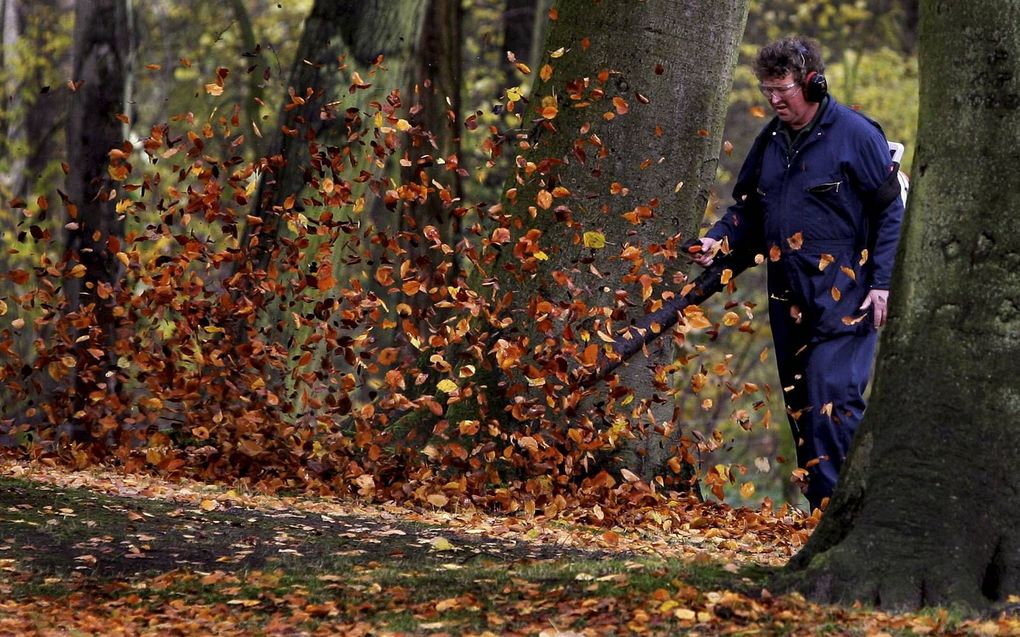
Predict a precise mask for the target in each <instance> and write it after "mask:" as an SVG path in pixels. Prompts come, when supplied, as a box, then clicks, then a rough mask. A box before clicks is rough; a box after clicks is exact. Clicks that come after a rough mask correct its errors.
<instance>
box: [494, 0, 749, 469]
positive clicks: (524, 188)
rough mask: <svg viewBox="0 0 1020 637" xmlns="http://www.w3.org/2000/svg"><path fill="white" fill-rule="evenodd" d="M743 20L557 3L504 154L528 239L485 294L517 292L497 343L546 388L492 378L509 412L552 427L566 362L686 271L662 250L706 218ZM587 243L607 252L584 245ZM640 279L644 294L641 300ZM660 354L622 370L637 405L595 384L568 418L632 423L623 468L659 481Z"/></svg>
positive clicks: (510, 210)
mask: <svg viewBox="0 0 1020 637" xmlns="http://www.w3.org/2000/svg"><path fill="white" fill-rule="evenodd" d="M747 10H748V3H747V2H746V0H725V1H721V0H711V1H709V0H699V1H691V2H682V3H678V2H673V1H672V0H646V1H637V0H629V1H620V2H597V1H593V0H560V1H559V2H557V3H555V4H554V5H553V15H554V16H555V19H553V20H551V21H550V22H549V25H548V29H549V30H548V38H547V40H546V41H545V43H544V51H546V52H552V55H550V54H546V55H544V56H543V57H542V58H541V59H536V60H534V63H533V65H532V71H533V73H535V74H536V75H538V78H536V80H535V86H534V88H533V90H532V92H531V95H530V96H529V97H528V99H529V106H528V110H527V111H526V112H525V113H524V115H523V118H522V127H523V129H524V131H525V132H526V133H527V136H526V138H525V139H523V140H522V139H518V140H514V143H513V146H512V147H511V148H510V152H521V149H520V147H519V146H518V144H519V143H520V142H521V141H526V142H527V145H528V147H527V148H526V149H525V150H524V151H523V152H521V156H520V157H519V158H518V161H517V165H518V166H519V167H521V168H523V169H524V170H520V171H519V177H518V180H517V181H513V180H511V183H510V184H509V187H510V188H511V190H512V192H511V194H512V195H513V197H511V198H510V201H509V202H508V204H507V206H506V210H505V213H506V214H505V215H504V216H502V217H501V218H499V221H500V223H501V224H502V225H503V226H504V227H506V228H508V229H510V230H511V231H512V232H513V233H516V234H519V235H523V236H525V237H530V238H528V239H527V240H526V243H521V242H520V240H518V241H517V242H516V246H515V245H514V243H513V242H511V243H508V244H507V245H506V246H505V247H504V248H503V257H504V258H503V259H502V261H501V262H500V263H497V264H496V265H495V266H494V270H495V271H494V274H493V276H494V277H495V278H496V279H497V280H498V286H497V288H498V291H497V294H498V295H504V294H506V293H507V292H509V293H511V294H512V297H513V298H512V304H511V307H512V308H513V309H512V310H511V315H512V316H513V317H514V319H513V325H512V327H510V328H508V329H507V331H506V332H505V333H503V334H502V338H504V339H507V340H510V339H516V342H517V343H518V344H520V345H521V346H522V347H523V348H524V349H525V351H527V350H529V349H530V350H531V351H532V352H533V353H534V354H535V355H536V357H537V359H539V362H536V363H535V366H537V367H542V368H543V369H544V371H545V373H546V377H547V383H546V385H544V386H543V388H544V390H543V391H545V392H546V395H545V396H539V397H536V396H535V392H530V393H529V391H528V389H527V387H526V386H524V385H523V383H522V382H519V381H518V382H514V381H513V380H508V381H504V382H503V383H502V384H503V386H504V388H503V389H502V390H501V391H500V392H499V393H500V394H501V395H502V396H504V397H506V398H507V399H508V400H510V401H512V402H515V403H516V409H515V411H516V412H517V413H526V414H529V417H531V418H535V417H537V418H547V417H550V416H551V414H549V412H548V409H547V407H548V405H550V404H552V402H551V401H554V400H555V399H553V398H551V397H550V396H549V394H548V392H549V391H550V390H549V387H551V386H552V385H554V384H555V379H556V378H557V375H558V374H559V375H562V370H563V369H564V368H565V365H566V360H569V359H570V358H571V356H572V355H576V354H578V353H580V352H581V351H582V350H584V349H586V347H587V346H588V344H589V343H596V344H602V345H604V341H603V340H602V339H601V337H599V336H598V333H600V332H601V333H603V334H606V333H613V332H615V331H616V330H617V329H619V328H622V327H623V326H625V325H626V324H627V323H628V321H629V320H631V319H633V318H635V317H637V316H640V315H641V314H642V313H643V312H644V310H645V308H644V307H643V306H648V305H649V304H650V303H652V302H653V301H654V299H655V298H658V296H659V295H660V294H661V293H662V292H663V290H664V289H668V288H672V287H673V276H674V274H675V273H676V272H675V269H676V268H677V267H680V266H683V267H686V265H687V262H686V260H684V259H682V258H681V259H680V260H675V259H668V258H665V257H664V254H666V253H668V250H669V246H670V245H672V246H673V247H674V248H675V247H676V246H677V242H678V241H679V240H681V239H680V238H682V239H688V238H691V237H694V236H696V235H697V228H698V224H699V222H700V220H701V219H702V217H703V215H704V212H705V207H706V205H707V203H708V195H709V188H710V186H711V185H712V183H713V182H714V179H715V171H716V166H717V163H718V157H719V154H720V145H721V133H722V130H721V129H722V120H723V115H724V113H725V109H726V101H727V94H728V91H729V88H730V84H731V79H732V72H733V68H734V65H735V63H736V57H737V49H738V45H739V43H740V40H741V36H742V34H743V31H744V24H745V20H746V17H747ZM544 17H545V16H544V14H543V18H544ZM546 64H548V66H549V69H547V70H545V71H543V67H544V66H545V65H546ZM549 72H551V75H547V74H548V73H549ZM546 77H547V78H548V79H545V78H546ZM516 107H517V108H518V109H520V108H521V104H519V103H518V104H516ZM543 117H544V118H545V119H544V121H541V119H542V118H543ZM536 121H537V122H538V123H536ZM527 162H530V164H528V163H527ZM529 166H530V169H529ZM614 184H616V187H614ZM560 188H565V189H566V191H568V192H569V194H564V193H563V191H562V190H560ZM516 228H520V230H519V231H518V230H515V229H516ZM587 233H594V234H587ZM599 235H600V236H602V237H604V239H605V242H606V243H605V246H604V247H597V245H595V247H592V246H593V245H594V244H593V243H592V239H595V244H597V243H599V240H598V236H599ZM671 242H672V243H671ZM628 248H630V250H629V251H628V252H627V253H626V254H625V250H628ZM660 249H665V250H666V252H665V253H664V252H661V251H658V250H660ZM657 251H658V252H657ZM621 255H623V256H622V257H621ZM628 255H629V256H628ZM643 276H647V277H649V278H648V279H647V280H646V281H647V282H648V284H649V286H650V288H649V289H650V291H651V292H653V294H650V296H649V298H645V299H643V293H642V290H643V286H642V284H641V283H640V281H639V280H640V279H641V277H643ZM598 308H609V310H611V312H612V314H611V316H607V315H606V314H605V313H604V312H601V310H600V309H598ZM568 328H569V329H568ZM568 332H569V333H568ZM549 339H552V340H549ZM669 344H670V339H668V338H663V339H660V341H659V344H658V345H657V346H656V347H654V348H652V351H651V352H650V353H649V356H648V357H647V358H645V357H643V356H638V357H635V358H634V359H633V360H632V361H631V363H630V365H629V366H628V367H626V368H621V369H620V370H619V372H618V373H619V375H620V377H621V379H622V385H624V386H626V387H627V388H629V391H630V392H632V393H633V396H632V398H631V399H633V404H629V400H628V399H627V398H626V396H625V395H624V394H620V393H617V394H615V395H614V396H613V397H612V399H611V400H607V397H606V393H607V388H606V386H602V387H601V388H600V389H597V390H596V395H595V397H594V398H593V400H594V402H595V405H594V407H592V408H591V409H579V411H580V412H581V413H579V414H578V418H580V419H581V420H582V421H585V423H586V424H587V426H593V427H597V428H605V427H610V426H613V423H616V422H618V421H619V417H624V418H629V419H630V421H631V422H632V423H634V424H635V425H636V426H637V427H639V428H644V429H645V431H644V432H643V433H638V432H636V431H635V432H633V435H634V440H635V441H634V442H633V443H630V444H629V447H630V451H631V452H632V457H630V458H629V459H628V460H626V464H627V465H628V466H629V467H630V468H631V469H632V470H634V471H636V472H639V473H641V474H643V477H645V478H646V479H650V478H652V476H655V475H662V473H663V472H664V471H663V470H664V465H665V463H666V461H667V459H668V458H669V457H670V456H672V455H673V454H674V453H675V448H674V447H675V443H676V442H677V440H678V438H679V433H680V428H679V426H678V423H676V422H674V417H673V400H672V387H671V384H670V381H669V374H668V372H667V371H665V369H666V367H667V365H669V364H670V363H671V362H672V347H671V346H669ZM561 358H562V359H564V360H559V359H561ZM649 368H652V369H651V370H650V369H649ZM560 380H561V381H562V378H561V379H560ZM568 401H569V399H568ZM614 403H615V406H614ZM571 411H572V409H571V408H569V407H568V409H567V412H568V415H569V413H570V412H571ZM552 417H557V418H558V417H560V416H552ZM640 423H645V424H644V425H642V424H640ZM628 435H629V434H627V433H623V434H622V437H627V436H628ZM666 473H667V474H668V472H666ZM668 479H669V476H668V475H667V480H668Z"/></svg>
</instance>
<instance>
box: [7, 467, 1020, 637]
mask: <svg viewBox="0 0 1020 637" xmlns="http://www.w3.org/2000/svg"><path fill="white" fill-rule="evenodd" d="M7 473H8V475H7V477H0V574H2V577H0V600H4V601H0V633H2V634H70V635H74V634H83V635H84V634H97V635H98V634H102V635H113V634H130V635H141V634H151V635H164V634H188V635H191V634H239V635H240V634H245V635H247V634H286V635H292V634H293V635H300V634H349V635H358V634H361V635H386V634H394V635H419V634H421V635H426V634H427V635H503V634H505V635H543V636H544V637H549V636H555V635H560V636H561V637H569V636H572V635H621V634H646V633H647V634H702V635H715V634H745V635H752V634H766V635H784V634H791V635H809V634H810V635H818V634H830V635H871V634H889V635H913V634H1009V633H1008V632H1002V631H1003V630H1005V631H1008V630H1011V626H1012V627H1015V628H1017V629H1018V631H1020V625H1016V624H1012V625H1011V624H1009V623H1008V620H1007V619H1006V618H1003V619H1002V620H1001V622H1002V623H1001V627H1000V622H998V621H986V622H984V623H981V622H976V621H972V622H969V623H967V622H964V621H962V619H961V618H958V617H952V616H950V615H949V614H948V613H945V612H942V613H938V612H935V613H928V614H923V615H918V616H889V615H884V614H882V613H874V612H867V611H864V610H860V609H858V610H854V609H842V608H836V607H819V606H815V605H812V604H809V603H807V602H805V601H804V600H803V599H800V598H799V597H797V596H772V595H770V594H769V592H768V590H767V585H768V575H769V572H770V567H768V566H767V565H764V564H763V561H769V560H760V559H759V560H755V559H749V560H743V561H741V560H735V559H733V557H734V555H735V553H734V552H732V551H730V552H727V550H726V548H725V544H726V542H727V541H729V540H727V539H726V538H725V537H723V538H722V540H721V541H720V540H719V539H718V538H719V537H720V536H718V535H716V537H715V538H713V537H712V535H713V534H712V533H710V529H709V528H704V529H703V534H702V535H686V536H682V537H681V535H680V534H671V535H670V536H669V537H664V538H663V537H658V538H656V537H651V536H649V535H648V534H647V533H637V532H629V531H627V530H624V529H618V530H617V531H610V532H607V531H606V530H605V529H591V528H577V527H571V526H570V525H567V524H565V523H563V522H558V521H544V522H542V523H528V522H526V521H521V520H516V519H512V518H511V519H501V518H489V517H485V516H478V515H470V516H449V515H442V514H435V515H414V514H410V512H406V511H403V512H402V511H399V510H396V509H387V508H385V507H359V506H352V505H350V504H344V503H336V502H329V501H315V500H304V499H300V498H298V499H291V500H273V499H266V498H263V499H253V498H245V497H241V496H237V495H236V494H234V493H233V492H231V491H227V490H224V489H218V490H217V489H216V488H213V487H208V488H205V487H201V486H196V487H193V488H190V489H189V488H182V487H181V486H179V485H170V484H159V483H156V482H151V483H146V484H147V485H148V486H145V485H142V486H138V485H137V484H128V485H127V486H125V484H124V483H123V482H119V481H118V480H117V479H116V478H114V479H112V480H111V479H109V478H105V479H98V480H93V481H91V482H90V480H89V479H87V478H82V477H81V476H82V475H84V474H79V477H78V478H77V479H76V480H68V479H66V477H65V478H61V477H60V476H59V475H58V476H54V475H52V474H47V475H43V473H41V472H39V471H35V473H29V474H24V475H21V476H20V477H12V476H11V475H10V472H9V471H8V472H7ZM22 473H24V472H22ZM76 481H77V482H78V483H85V485H84V486H74V485H75V482H76ZM111 485H112V486H111ZM85 486H87V487H88V488H85ZM698 538H700V541H699V539H698ZM738 548H739V547H738ZM738 552H739V551H738ZM993 627H994V628H995V631H996V632H989V631H991V630H992V628H993ZM982 631H984V632H982Z"/></svg>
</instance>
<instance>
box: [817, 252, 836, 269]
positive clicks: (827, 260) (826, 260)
mask: <svg viewBox="0 0 1020 637" xmlns="http://www.w3.org/2000/svg"><path fill="white" fill-rule="evenodd" d="M835 260H836V258H835V257H834V256H832V255H831V254H822V256H821V257H819V259H818V270H819V271H820V272H824V271H825V268H827V267H829V266H830V265H831V264H832V262H833V261H835Z"/></svg>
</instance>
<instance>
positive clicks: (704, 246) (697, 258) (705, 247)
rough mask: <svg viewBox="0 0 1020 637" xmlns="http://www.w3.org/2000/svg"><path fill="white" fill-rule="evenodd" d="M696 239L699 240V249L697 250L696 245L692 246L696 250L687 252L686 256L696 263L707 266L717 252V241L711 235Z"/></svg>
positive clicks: (713, 259) (710, 263)
mask: <svg viewBox="0 0 1020 637" xmlns="http://www.w3.org/2000/svg"><path fill="white" fill-rule="evenodd" d="M698 241H700V242H701V249H700V250H697V246H694V248H695V250H696V251H695V252H691V253H689V255H688V256H690V257H691V259H692V260H693V261H694V262H695V263H697V264H698V265H700V266H702V267H704V268H707V267H708V266H710V265H712V262H713V261H715V255H716V253H717V252H719V242H718V241H716V240H715V239H713V238H711V237H702V238H701V239H699V240H698Z"/></svg>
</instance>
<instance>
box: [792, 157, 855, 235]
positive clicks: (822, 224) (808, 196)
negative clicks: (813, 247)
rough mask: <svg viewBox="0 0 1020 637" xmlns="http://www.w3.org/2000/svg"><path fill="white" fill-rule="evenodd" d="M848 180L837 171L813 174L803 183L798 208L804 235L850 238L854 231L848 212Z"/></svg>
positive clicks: (849, 207)
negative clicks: (801, 197)
mask: <svg viewBox="0 0 1020 637" xmlns="http://www.w3.org/2000/svg"><path fill="white" fill-rule="evenodd" d="M849 186H850V184H849V182H847V180H846V177H845V176H844V175H842V174H839V173H836V174H831V175H825V176H815V177H813V178H811V179H810V180H806V183H805V184H804V190H803V192H804V199H803V206H802V208H801V210H802V215H803V224H804V230H805V236H806V237H810V238H813V239H853V238H855V237H856V235H857V230H856V228H855V227H854V224H853V221H852V219H851V218H850V215H849V214H848V211H849V210H850V209H851V208H852V206H851V205H850V201H849V199H848V195H849V194H850V193H849V190H850V188H849Z"/></svg>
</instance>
